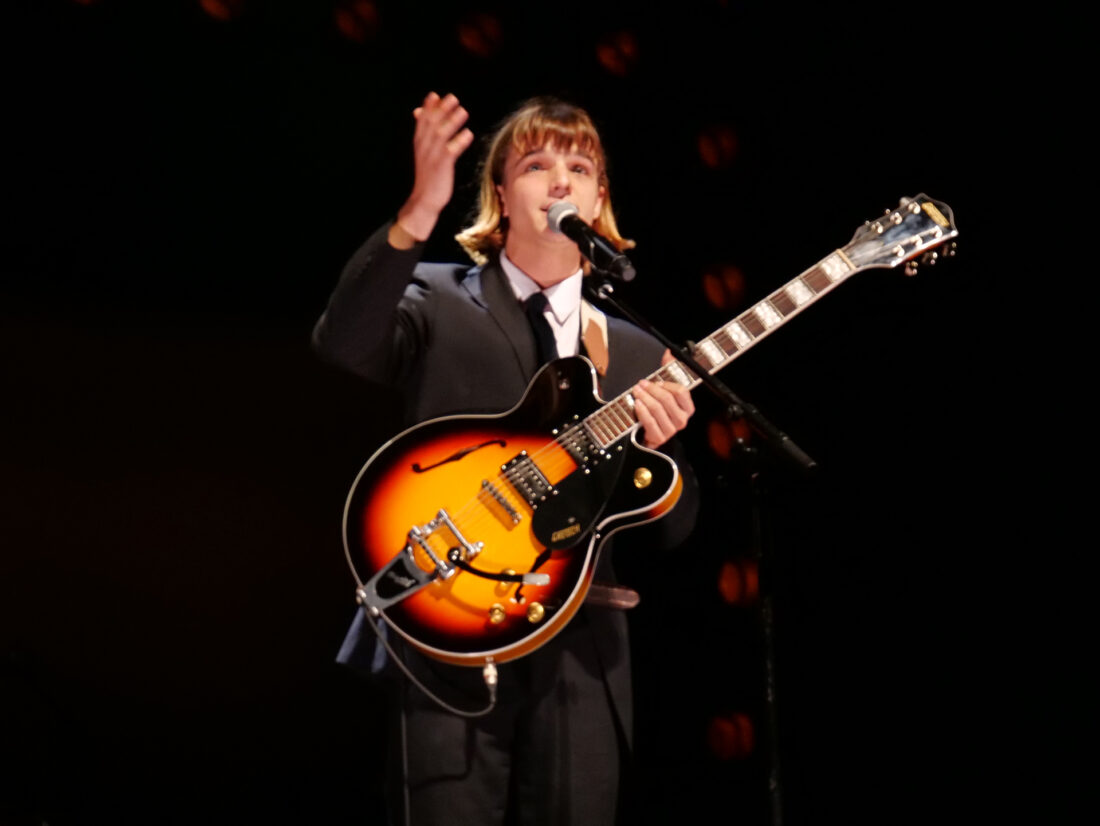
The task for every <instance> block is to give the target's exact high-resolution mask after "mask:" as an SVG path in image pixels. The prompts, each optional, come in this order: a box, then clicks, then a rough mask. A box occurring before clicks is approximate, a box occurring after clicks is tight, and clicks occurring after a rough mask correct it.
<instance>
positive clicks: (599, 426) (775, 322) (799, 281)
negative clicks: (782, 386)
mask: <svg viewBox="0 0 1100 826" xmlns="http://www.w3.org/2000/svg"><path fill="white" fill-rule="evenodd" d="M861 269H863V268H862V267H857V266H856V265H855V264H853V263H852V261H851V259H850V258H849V257H848V255H847V254H846V252H845V250H843V249H840V250H836V251H835V252H832V253H830V254H829V255H827V256H825V257H824V258H823V259H821V260H820V261H819V262H818V263H817V264H815V265H814V266H813V267H810V268H809V269H808V270H806V271H805V272H803V273H801V274H800V275H799V276H798V277H796V278H794V279H792V280H791V281H789V282H788V283H787V284H786V285H784V286H783V287H781V288H780V289H778V290H776V291H775V292H773V293H772V294H771V295H769V296H768V297H767V298H765V299H763V300H762V301H759V302H757V303H756V304H754V305H753V306H752V307H751V308H749V309H748V310H747V311H745V312H744V313H742V314H741V315H739V316H737V317H736V318H734V319H733V320H732V321H730V322H729V323H728V324H725V325H724V326H722V327H721V328H719V329H718V330H716V331H715V332H713V333H711V334H710V335H709V336H707V337H706V338H705V339H703V340H702V341H700V342H699V343H698V344H696V345H695V349H694V350H693V352H692V356H693V357H694V358H695V360H696V361H697V362H698V363H699V364H700V366H702V367H705V368H706V370H707V372H708V373H712V374H713V373H717V372H718V371H719V370H721V369H722V368H723V367H725V366H726V365H727V364H729V363H730V362H731V361H733V360H734V359H735V358H737V357H738V356H739V355H741V354H742V353H744V352H745V351H746V350H748V349H749V348H750V347H752V346H753V345H754V344H756V343H757V342H758V341H760V340H762V339H763V338H765V337H766V336H767V335H768V334H769V333H771V332H772V331H773V330H777V329H779V327H781V326H782V325H783V324H785V323H786V322H787V321H789V320H790V319H791V318H793V317H794V316H796V315H798V314H799V313H800V312H802V311H803V310H804V309H806V308H807V307H809V306H810V305H811V304H813V303H814V302H815V301H817V300H818V299H820V298H821V297H822V296H824V295H825V294H826V293H828V292H830V291H831V290H833V289H834V288H835V287H837V286H838V285H839V284H840V283H841V282H843V281H844V280H845V279H847V278H848V277H850V276H851V275H854V274H855V273H857V272H859V271H860V270H861ZM649 380H650V381H661V382H673V383H675V384H679V385H682V386H684V387H687V388H694V387H695V386H696V385H698V384H700V383H701V379H700V378H699V377H698V376H697V375H696V374H695V373H694V372H692V370H690V369H689V368H688V367H686V366H685V365H683V364H682V363H680V362H679V361H671V362H669V363H668V364H666V365H663V366H662V367H661V368H660V369H659V370H657V371H655V372H654V373H653V374H651V375H650V376H649ZM636 425H637V418H636V416H635V415H634V399H633V396H632V395H631V393H630V391H627V392H626V393H623V394H622V395H621V396H619V397H618V398H616V399H615V400H613V401H611V402H608V403H607V404H606V405H604V406H603V407H601V408H600V409H599V410H597V411H595V412H594V413H592V414H590V415H589V416H588V417H587V418H586V419H585V420H584V426H585V429H586V430H587V431H588V432H589V434H590V435H591V436H592V437H593V439H594V440H595V441H596V442H597V443H599V444H600V446H601V447H607V446H608V445H610V444H612V443H613V442H616V441H618V440H619V439H620V438H622V437H623V436H624V435H626V433H628V432H629V431H630V430H631V429H632V428H634V427H635V426H636Z"/></svg>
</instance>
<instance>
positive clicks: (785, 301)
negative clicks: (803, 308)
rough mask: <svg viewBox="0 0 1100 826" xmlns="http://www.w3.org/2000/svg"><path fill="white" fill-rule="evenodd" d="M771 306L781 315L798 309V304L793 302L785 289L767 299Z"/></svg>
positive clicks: (787, 314) (786, 314)
mask: <svg viewBox="0 0 1100 826" xmlns="http://www.w3.org/2000/svg"><path fill="white" fill-rule="evenodd" d="M769 300H770V301H771V303H772V306H773V307H775V309H777V310H778V311H779V314H780V315H781V316H783V317H786V316H789V315H790V314H791V313H793V312H794V311H795V310H797V309H798V305H797V304H795V303H794V299H793V298H791V297H790V295H788V294H787V290H786V289H782V290H780V291H779V292H777V293H776V294H775V295H773V296H772V297H771V298H770V299H769Z"/></svg>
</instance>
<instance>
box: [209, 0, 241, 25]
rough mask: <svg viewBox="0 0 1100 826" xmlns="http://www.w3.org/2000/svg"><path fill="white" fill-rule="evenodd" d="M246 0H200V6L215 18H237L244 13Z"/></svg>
mask: <svg viewBox="0 0 1100 826" xmlns="http://www.w3.org/2000/svg"><path fill="white" fill-rule="evenodd" d="M245 5H246V0H199V6H200V7H201V8H202V10H203V11H204V12H206V13H207V14H209V15H210V16H211V17H213V18H214V19H215V20H235V19H236V18H238V17H240V16H241V15H242V14H244V7H245Z"/></svg>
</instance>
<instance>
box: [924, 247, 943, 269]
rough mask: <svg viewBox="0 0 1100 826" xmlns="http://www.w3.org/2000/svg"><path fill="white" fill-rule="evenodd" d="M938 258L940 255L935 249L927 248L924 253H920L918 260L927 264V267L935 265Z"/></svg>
mask: <svg viewBox="0 0 1100 826" xmlns="http://www.w3.org/2000/svg"><path fill="white" fill-rule="evenodd" d="M939 260H940V255H939V253H938V252H936V251H935V250H929V251H928V252H926V253H925V254H924V255H922V256H921V257H920V262H921V263H922V264H927V265H928V266H929V267H933V266H935V265H936V262H937V261H939Z"/></svg>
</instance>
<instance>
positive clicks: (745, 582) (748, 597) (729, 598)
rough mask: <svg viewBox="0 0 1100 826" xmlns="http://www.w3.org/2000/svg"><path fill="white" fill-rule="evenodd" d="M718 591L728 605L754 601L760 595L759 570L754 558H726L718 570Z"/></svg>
mask: <svg viewBox="0 0 1100 826" xmlns="http://www.w3.org/2000/svg"><path fill="white" fill-rule="evenodd" d="M718 593H719V594H721V595H722V599H724V600H725V601H726V602H728V603H729V604H730V605H745V604H747V603H750V602H755V601H756V598H757V597H758V596H759V595H760V572H759V568H758V567H757V564H756V560H755V559H740V560H732V559H731V560H727V561H726V562H724V563H722V568H721V570H719V572H718Z"/></svg>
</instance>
